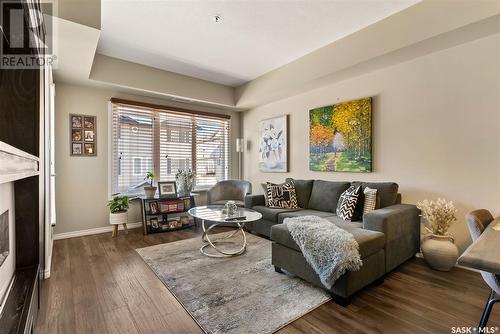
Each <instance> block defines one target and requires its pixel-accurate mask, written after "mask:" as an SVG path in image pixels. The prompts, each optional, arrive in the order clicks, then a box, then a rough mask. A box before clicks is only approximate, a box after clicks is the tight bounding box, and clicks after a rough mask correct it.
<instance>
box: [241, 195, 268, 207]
mask: <svg viewBox="0 0 500 334" xmlns="http://www.w3.org/2000/svg"><path fill="white" fill-rule="evenodd" d="M257 205H266V200H265V199H264V195H246V196H245V208H247V209H251V208H252V207H254V206H257Z"/></svg>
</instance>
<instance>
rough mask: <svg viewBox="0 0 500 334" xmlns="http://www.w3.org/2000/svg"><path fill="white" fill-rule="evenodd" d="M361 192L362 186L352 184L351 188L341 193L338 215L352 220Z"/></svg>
mask: <svg viewBox="0 0 500 334" xmlns="http://www.w3.org/2000/svg"><path fill="white" fill-rule="evenodd" d="M360 193H361V186H359V187H355V186H350V187H349V189H347V190H346V191H344V192H343V193H342V195H340V198H339V201H338V203H337V216H339V217H340V218H342V219H344V220H348V221H351V219H352V217H353V215H354V209H356V203H357V202H358V197H359V194H360Z"/></svg>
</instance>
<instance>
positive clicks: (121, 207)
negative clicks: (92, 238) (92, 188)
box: [108, 193, 129, 225]
mask: <svg viewBox="0 0 500 334" xmlns="http://www.w3.org/2000/svg"><path fill="white" fill-rule="evenodd" d="M111 196H112V197H111V199H110V200H109V201H108V207H109V223H110V224H111V225H119V224H126V223H127V218H128V212H127V211H128V206H129V198H128V197H127V196H124V195H120V193H115V194H113V195H111Z"/></svg>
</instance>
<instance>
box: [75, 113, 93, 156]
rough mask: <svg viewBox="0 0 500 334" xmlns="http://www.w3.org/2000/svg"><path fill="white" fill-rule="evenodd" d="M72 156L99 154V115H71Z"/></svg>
mask: <svg viewBox="0 0 500 334" xmlns="http://www.w3.org/2000/svg"><path fill="white" fill-rule="evenodd" d="M69 129H70V130H69V131H70V133H69V136H70V147H69V150H70V156H74V157H95V156H97V116H92V115H83V114H70V115H69Z"/></svg>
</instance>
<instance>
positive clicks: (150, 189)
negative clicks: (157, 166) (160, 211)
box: [144, 171, 157, 198]
mask: <svg viewBox="0 0 500 334" xmlns="http://www.w3.org/2000/svg"><path fill="white" fill-rule="evenodd" d="M155 178H156V175H155V173H154V172H152V171H148V172H147V173H146V176H145V177H144V180H146V182H147V183H148V184H149V185H147V186H145V187H144V191H145V193H146V198H154V197H155V195H156V189H157V187H154V186H153V183H154V180H155Z"/></svg>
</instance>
